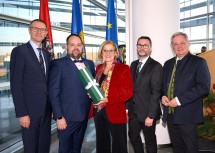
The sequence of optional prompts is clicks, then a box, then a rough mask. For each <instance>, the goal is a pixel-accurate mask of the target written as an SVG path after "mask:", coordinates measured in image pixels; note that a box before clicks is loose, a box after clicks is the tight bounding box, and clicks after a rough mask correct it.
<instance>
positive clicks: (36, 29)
mask: <svg viewBox="0 0 215 153" xmlns="http://www.w3.org/2000/svg"><path fill="white" fill-rule="evenodd" d="M30 28H31V29H32V30H33V31H34V32H37V31H39V32H46V31H47V29H45V28H38V27H30Z"/></svg>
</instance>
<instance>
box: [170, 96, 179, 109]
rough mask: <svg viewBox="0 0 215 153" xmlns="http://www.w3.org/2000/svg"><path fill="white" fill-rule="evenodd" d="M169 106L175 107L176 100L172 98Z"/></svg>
mask: <svg viewBox="0 0 215 153" xmlns="http://www.w3.org/2000/svg"><path fill="white" fill-rule="evenodd" d="M169 106H170V107H177V106H178V104H177V102H176V98H173V99H172V100H170V101H169Z"/></svg>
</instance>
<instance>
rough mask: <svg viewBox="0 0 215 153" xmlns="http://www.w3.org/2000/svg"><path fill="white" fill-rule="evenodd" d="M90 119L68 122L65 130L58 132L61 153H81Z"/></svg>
mask: <svg viewBox="0 0 215 153" xmlns="http://www.w3.org/2000/svg"><path fill="white" fill-rule="evenodd" d="M87 123H88V119H85V120H83V121H70V122H69V121H67V127H66V129H65V130H58V138H59V153H81V147H82V143H83V140H84V134H85V132H86V128H87Z"/></svg>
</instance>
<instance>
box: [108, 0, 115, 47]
mask: <svg viewBox="0 0 215 153" xmlns="http://www.w3.org/2000/svg"><path fill="white" fill-rule="evenodd" d="M106 40H112V41H113V42H114V43H115V44H116V46H118V36H117V25H116V13H115V8H114V0H108V6H107V25H106Z"/></svg>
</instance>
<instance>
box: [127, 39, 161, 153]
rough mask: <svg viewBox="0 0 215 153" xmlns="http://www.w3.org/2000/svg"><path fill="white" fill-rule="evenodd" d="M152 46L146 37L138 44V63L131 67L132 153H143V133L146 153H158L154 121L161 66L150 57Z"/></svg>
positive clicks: (156, 118)
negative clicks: (141, 134)
mask: <svg viewBox="0 0 215 153" xmlns="http://www.w3.org/2000/svg"><path fill="white" fill-rule="evenodd" d="M151 52H152V42H151V39H150V38H149V37H148V36H141V37H140V38H139V39H138V41H137V54H138V55H139V59H138V60H135V61H133V62H132V63H131V68H130V70H131V75H132V81H133V99H132V100H131V101H130V103H129V106H128V116H129V124H128V125H129V133H128V134H129V138H130V141H131V143H132V146H133V149H134V152H135V153H143V152H144V149H143V143H142V140H141V137H140V132H141V131H142V132H143V134H144V137H145V145H146V150H147V152H148V153H157V140H156V135H155V127H156V120H158V119H160V115H161V109H160V100H159V99H160V95H161V86H162V66H161V64H160V63H158V62H157V61H155V60H154V59H152V58H151V57H150V55H151Z"/></svg>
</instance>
